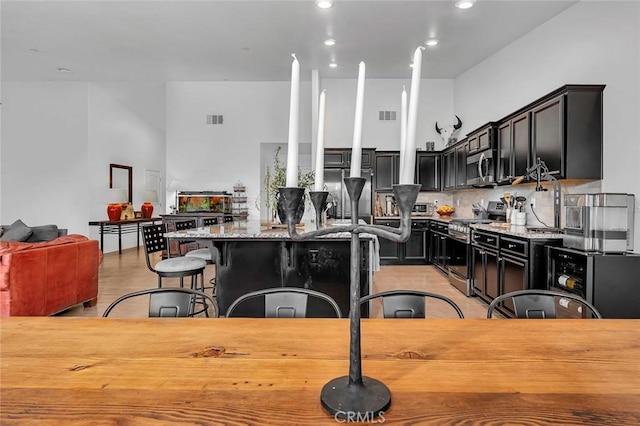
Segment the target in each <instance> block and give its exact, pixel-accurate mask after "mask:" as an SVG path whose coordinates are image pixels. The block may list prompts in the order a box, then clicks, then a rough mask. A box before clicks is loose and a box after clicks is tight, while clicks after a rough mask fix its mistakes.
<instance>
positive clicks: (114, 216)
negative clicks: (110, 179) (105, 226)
mask: <svg viewBox="0 0 640 426" xmlns="http://www.w3.org/2000/svg"><path fill="white" fill-rule="evenodd" d="M127 201H129V200H128V199H127V191H126V190H125V189H123V188H110V189H109V205H108V206H107V216H109V220H110V221H111V222H117V221H119V220H120V214H121V213H122V204H125V203H127Z"/></svg>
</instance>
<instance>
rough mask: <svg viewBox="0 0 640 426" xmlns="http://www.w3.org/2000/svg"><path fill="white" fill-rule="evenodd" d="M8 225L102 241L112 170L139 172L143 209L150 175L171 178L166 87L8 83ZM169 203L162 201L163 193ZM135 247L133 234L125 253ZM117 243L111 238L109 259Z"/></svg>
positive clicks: (2, 215) (4, 193)
mask: <svg viewBox="0 0 640 426" xmlns="http://www.w3.org/2000/svg"><path fill="white" fill-rule="evenodd" d="M2 115H3V117H2V118H3V124H4V126H3V128H2V168H1V170H0V173H1V174H2V190H1V203H0V223H11V222H13V221H14V220H15V219H22V220H23V221H24V222H25V223H26V224H27V225H43V224H49V223H53V224H56V225H58V226H59V227H61V228H68V229H69V233H77V234H83V235H87V236H89V237H90V238H94V239H97V238H98V230H97V228H96V227H91V228H90V227H89V226H88V222H89V221H91V220H102V219H106V218H107V214H106V205H107V189H108V187H109V164H110V163H117V164H125V165H131V166H132V167H133V172H134V176H133V184H134V194H133V201H134V208H135V209H136V210H139V208H140V204H141V202H142V200H141V199H140V194H141V191H142V189H143V188H144V178H143V176H144V170H145V169H151V170H160V171H161V172H163V173H164V155H165V154H164V153H165V136H164V128H163V124H162V123H163V122H164V85H163V84H160V85H153V84H149V85H145V84H135V85H131V84H128V83H117V84H104V85H99V84H87V83H45V82H42V83H38V82H36V83H19V82H16V83H14V82H4V83H3V110H2ZM160 195H161V196H162V194H160ZM134 245H135V234H129V235H126V236H125V238H124V241H123V248H128V247H133V246H134ZM114 250H117V237H115V236H106V237H105V247H104V251H105V252H110V251H114Z"/></svg>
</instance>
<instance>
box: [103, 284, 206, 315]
mask: <svg viewBox="0 0 640 426" xmlns="http://www.w3.org/2000/svg"><path fill="white" fill-rule="evenodd" d="M146 295H148V296H149V317H150V318H154V317H163V318H167V317H171V318H175V317H191V316H193V306H194V303H195V300H196V297H198V298H204V299H206V300H207V302H208V304H209V303H210V304H211V305H210V306H213V307H214V308H215V307H216V303H215V301H214V300H213V298H212V297H211V296H209V295H208V294H205V293H203V292H201V291H197V290H192V289H190V288H178V287H173V288H168V287H162V288H149V289H145V290H140V291H134V292H132V293H127V294H125V295H123V296H120V297H119V298H117V299H116V300H114V301H113V302H112V303H111V304H110V305H109V306H108V307H107V309H106V310H105V311H104V313H103V314H102V316H103V317H108V316H109V314H110V313H111V311H112V310H113V309H114V308H115V307H116V306H118V305H119V304H120V303H122V302H124V301H125V300H128V299H132V298H135V297H140V296H146ZM216 311H217V309H216ZM216 313H217V312H216Z"/></svg>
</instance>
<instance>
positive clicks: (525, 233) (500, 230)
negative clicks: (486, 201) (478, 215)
mask: <svg viewBox="0 0 640 426" xmlns="http://www.w3.org/2000/svg"><path fill="white" fill-rule="evenodd" d="M469 226H470V227H471V228H473V229H478V230H482V231H489V232H494V233H496V234H502V235H511V236H514V237H520V238H528V239H532V240H534V239H538V240H546V239H562V238H563V237H564V234H560V233H557V232H556V233H554V232H531V231H529V230H528V229H527V227H526V226H516V225H511V226H509V227H504V226H500V227H498V226H491V224H486V223H474V224H470V225H469Z"/></svg>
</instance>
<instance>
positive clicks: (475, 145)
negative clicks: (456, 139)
mask: <svg viewBox="0 0 640 426" xmlns="http://www.w3.org/2000/svg"><path fill="white" fill-rule="evenodd" d="M492 131H493V123H489V125H486V126H483V127H481V128H480V129H478V130H475V131H473V132H471V133H470V134H469V137H468V138H467V139H468V143H469V154H474V153H476V152H480V151H484V150H485V149H489V148H491V147H492V145H493V135H492Z"/></svg>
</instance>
